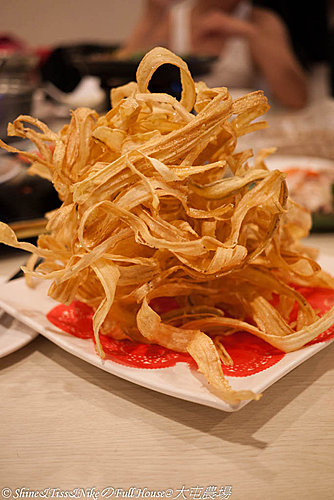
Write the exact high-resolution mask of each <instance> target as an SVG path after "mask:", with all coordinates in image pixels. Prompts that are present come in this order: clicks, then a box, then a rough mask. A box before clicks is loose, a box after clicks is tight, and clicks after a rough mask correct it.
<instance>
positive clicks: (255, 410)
mask: <svg viewBox="0 0 334 500" xmlns="http://www.w3.org/2000/svg"><path fill="white" fill-rule="evenodd" d="M38 350H39V351H40V352H42V353H43V354H44V355H45V356H47V357H49V358H52V360H53V361H54V362H56V363H58V364H59V365H61V366H62V367H63V368H65V369H66V370H68V371H70V372H72V373H73V374H75V375H76V376H78V377H80V378H83V379H85V380H86V381H87V382H89V383H90V384H94V385H95V386H97V387H99V388H101V389H103V390H104V391H107V392H110V393H111V394H113V395H115V396H117V397H120V398H123V399H125V400H126V401H128V402H131V403H133V404H135V405H136V406H139V407H142V408H144V409H146V410H148V411H151V412H153V413H156V414H158V415H161V416H163V417H164V418H167V419H169V420H173V421H175V422H178V423H180V424H181V425H184V426H187V427H189V428H193V429H195V430H197V431H200V432H202V433H204V434H209V435H212V436H214V437H216V438H218V439H221V440H222V441H230V442H232V443H239V444H242V445H246V446H250V447H252V448H255V449H259V450H261V449H264V448H266V447H267V446H268V445H269V443H267V442H265V441H261V440H259V439H257V438H256V437H254V434H256V433H257V432H258V431H259V430H260V429H261V428H262V427H263V426H264V425H265V424H266V423H267V422H268V421H270V420H271V419H272V418H273V417H274V416H275V415H276V414H278V413H279V412H281V411H282V410H283V409H284V408H285V407H286V406H288V405H289V404H290V403H291V402H292V401H293V400H295V399H296V398H297V397H298V396H299V395H300V394H301V393H302V392H303V391H305V390H306V389H307V388H309V387H311V386H312V384H313V383H314V382H315V381H317V380H318V379H319V378H321V377H322V376H323V375H324V374H325V373H326V372H327V371H329V370H330V369H331V363H332V364H333V359H334V356H333V353H334V343H333V344H332V345H330V346H328V347H327V348H326V349H323V350H322V351H320V352H319V353H317V355H316V356H314V357H312V358H311V359H309V360H307V361H306V362H305V363H303V364H302V365H300V366H298V367H297V368H295V369H294V370H293V371H292V372H291V373H289V374H287V375H285V376H284V377H283V378H282V379H281V380H279V381H278V382H276V383H275V384H273V385H272V386H271V387H269V388H268V389H267V390H266V391H265V392H264V394H263V397H262V398H261V400H260V401H258V402H251V403H249V404H248V405H247V406H245V407H244V408H242V409H241V410H240V411H239V412H234V413H227V412H223V411H221V410H217V409H215V408H211V407H207V406H202V405H199V404H196V403H193V402H189V401H185V400H181V399H178V398H174V397H172V396H168V395H165V394H162V393H159V392H155V391H152V390H150V389H147V388H145V387H142V386H138V385H136V384H133V383H131V382H128V381H126V380H124V379H121V378H118V377H117V376H115V375H112V374H110V373H107V372H104V371H103V370H100V369H99V368H97V367H95V366H93V365H90V364H89V363H86V362H85V361H83V360H81V359H79V358H77V357H75V356H72V355H71V354H69V353H67V352H65V351H64V350H62V349H61V348H59V347H57V346H56V345H55V344H52V343H51V342H48V341H47V340H46V339H42V338H41V340H40V341H39V344H38ZM300 380H302V383H300ZM79 396H80V397H84V394H82V393H80V394H79ZM321 397H322V393H321V392H320V391H317V392H316V393H315V394H313V395H312V398H310V405H311V406H313V405H315V404H317V401H318V400H319V399H320V398H321ZM106 404H107V403H106ZM108 409H111V407H109V406H108ZM112 411H113V412H114V411H115V412H119V411H120V410H119V409H118V408H117V407H114V406H113V407H112ZM295 411H298V412H299V414H300V415H302V414H303V413H304V412H305V407H304V406H303V405H301V406H300V407H299V408H298V409H297V410H295ZM296 418H298V415H296V413H295V414H294V416H293V419H292V418H291V424H292V423H293V421H295V420H296ZM287 425H289V423H287V422H286V421H285V422H284V426H283V424H282V425H281V427H280V428H278V429H277V433H278V435H279V434H281V433H282V432H285V431H286V426H287ZM217 453H218V454H219V453H220V452H219V450H217Z"/></svg>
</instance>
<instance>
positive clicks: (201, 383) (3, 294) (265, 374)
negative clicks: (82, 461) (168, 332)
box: [0, 255, 334, 412]
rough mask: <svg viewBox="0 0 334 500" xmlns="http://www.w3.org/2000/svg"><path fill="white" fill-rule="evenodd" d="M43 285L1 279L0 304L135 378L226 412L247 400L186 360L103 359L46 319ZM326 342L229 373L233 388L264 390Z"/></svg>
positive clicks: (329, 261) (331, 265)
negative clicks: (235, 399)
mask: <svg viewBox="0 0 334 500" xmlns="http://www.w3.org/2000/svg"><path fill="white" fill-rule="evenodd" d="M319 262H320V264H321V265H322V267H323V268H324V269H325V270H327V271H328V272H331V273H332V274H333V273H334V258H333V257H330V256H326V255H323V256H321V258H320V259H319ZM47 288H48V283H45V282H40V283H39V284H38V285H37V287H36V288H34V289H30V288H28V287H27V286H26V284H25V281H24V279H23V278H21V279H18V280H15V281H11V282H9V283H4V284H2V286H1V288H0V306H1V307H2V308H3V309H4V310H5V311H7V313H9V314H10V315H11V316H13V317H15V318H16V319H18V320H19V321H21V322H22V323H24V324H25V325H27V326H29V327H31V328H33V329H34V330H36V331H37V332H39V333H41V334H42V335H44V336H45V337H46V338H48V339H49V340H51V341H52V342H54V343H55V344H57V345H58V346H59V347H61V348H62V349H64V350H65V351H67V352H69V353H71V354H73V355H74V356H77V357H78V358H81V359H83V360H85V361H87V362H88V363H91V364H92V365H95V366H97V367H98V368H101V369H102V370H105V371H107V372H109V373H112V374H113V375H117V376H118V377H121V378H124V379H126V380H129V381H130V382H134V383H135V384H138V385H141V386H144V387H147V388H149V389H153V390H155V391H158V392H162V393H164V394H168V395H170V396H174V397H177V398H180V399H185V400H188V401H193V402H195V403H199V404H203V405H206V406H212V407H214V408H218V409H219V410H223V411H228V412H233V411H237V410H239V409H240V408H242V407H243V406H245V405H246V404H247V403H248V401H243V402H241V403H240V404H238V405H234V406H231V405H229V404H228V403H226V402H224V401H222V400H221V399H219V398H218V397H217V396H216V395H215V394H213V393H212V392H211V391H210V388H209V387H208V384H207V382H206V380H205V378H204V377H203V376H202V375H201V374H199V373H198V372H197V371H196V370H193V369H191V368H190V367H189V365H188V364H187V363H177V364H176V365H175V366H172V367H168V368H158V369H143V368H133V367H128V366H124V365H121V364H118V363H116V362H114V361H111V360H104V361H103V360H101V359H100V358H99V357H98V355H97V354H96V352H95V348H94V344H93V342H91V341H89V340H87V339H80V338H77V337H74V336H72V335H70V334H67V333H64V332H62V331H61V330H59V329H58V328H56V327H55V326H53V325H52V324H51V323H50V322H49V321H48V320H47V318H46V314H47V313H48V312H49V311H50V310H51V309H52V308H53V307H54V306H55V305H56V303H55V301H54V300H52V299H50V297H48V296H47ZM332 340H333V339H332ZM330 342H331V340H328V341H326V342H319V343H317V344H314V345H311V346H307V347H304V348H303V349H300V350H299V351H296V352H291V353H288V354H286V355H285V356H284V357H283V358H282V359H281V360H280V361H278V362H277V363H276V364H275V365H273V366H271V367H269V368H267V369H265V370H263V371H261V372H258V373H256V374H254V375H250V376H246V377H231V376H229V377H227V379H228V380H229V382H230V384H231V386H232V388H233V389H235V390H241V389H243V390H245V389H250V390H252V391H254V392H255V393H260V392H263V391H264V390H265V389H266V388H267V387H269V386H270V385H272V384H273V383H275V382H276V381H277V380H279V379H280V378H282V377H283V376H284V375H286V374H287V373H288V372H290V371H291V370H293V369H294V368H295V367H297V366H298V365H300V364H301V363H302V362H303V361H305V360H307V359H308V358H310V357H311V356H313V355H314V354H316V353H317V352H318V351H320V350H321V349H323V348H324V347H326V346H327V345H329V343H330Z"/></svg>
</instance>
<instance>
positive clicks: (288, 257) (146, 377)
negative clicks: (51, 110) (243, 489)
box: [0, 47, 334, 411]
mask: <svg viewBox="0 0 334 500" xmlns="http://www.w3.org/2000/svg"><path fill="white" fill-rule="evenodd" d="M163 64H174V65H176V66H177V67H178V68H179V69H180V75H181V83H182V87H183V90H182V96H181V100H180V102H179V101H177V100H176V99H174V98H173V97H171V96H169V95H167V94H157V93H156V94H152V93H150V92H149V91H148V85H149V81H150V78H151V76H152V75H153V73H154V72H155V70H156V69H157V68H158V67H160V66H161V65H163ZM111 101H112V109H111V110H110V111H108V112H107V113H106V114H104V115H98V114H97V113H96V112H95V111H94V110H92V109H88V108H79V109H77V110H75V111H73V112H72V119H71V122H70V123H69V125H66V126H65V127H64V128H63V129H62V130H61V131H60V133H58V134H56V133H54V132H52V131H51V130H50V129H49V128H48V127H47V126H46V125H45V124H43V123H41V122H39V121H38V120H36V119H34V118H31V117H29V116H19V117H18V118H17V119H16V120H15V121H14V122H13V123H12V124H9V126H8V133H9V135H13V136H19V137H22V138H27V139H30V140H32V141H33V142H34V143H35V145H36V146H37V148H38V150H39V154H35V153H25V152H21V151H20V153H21V154H22V155H24V156H25V157H26V158H28V159H29V160H30V161H31V166H30V172H31V173H32V174H38V175H40V176H42V177H45V178H47V179H50V180H51V181H52V182H53V185H54V187H55V189H56V191H57V192H58V194H59V197H60V199H61V201H62V205H61V207H60V208H59V209H57V210H54V211H52V212H50V213H48V214H47V219H48V224H47V233H46V234H43V235H41V236H40V237H39V239H38V242H37V246H34V245H32V244H31V243H24V242H19V241H18V240H17V238H16V235H15V233H14V232H13V231H12V230H11V229H10V228H9V227H8V226H7V225H6V224H3V223H1V225H0V241H1V242H2V243H5V244H7V245H10V246H13V247H16V248H21V249H24V250H27V251H29V252H31V253H32V257H31V259H30V260H29V261H28V263H27V265H26V266H25V267H24V272H25V276H26V281H24V280H17V281H14V282H11V283H9V284H6V285H5V286H4V287H3V288H2V290H1V293H0V299H1V300H0V304H1V306H2V307H3V308H4V309H6V310H7V311H8V312H9V313H10V314H13V315H16V317H18V319H20V320H21V321H24V322H25V323H26V324H28V325H29V326H31V327H33V328H35V329H37V330H38V331H39V332H41V333H42V334H44V335H45V336H46V337H48V338H49V339H50V340H52V341H53V342H55V343H56V344H58V345H59V346H61V347H63V348H64V349H66V350H67V351H69V352H71V353H73V354H75V355H77V356H79V357H81V358H82V359H85V360H86V361H88V362H90V363H92V364H94V365H96V366H99V367H100V368H103V369H105V370H107V371H109V372H111V373H114V374H116V375H118V376H120V377H123V378H125V379H127V380H130V381H132V382H135V383H138V384H140V385H143V386H145V387H150V388H152V389H155V390H157V391H160V392H163V393H166V394H170V395H173V396H177V397H180V398H183V399H187V400H191V401H195V402H198V403H202V404H206V405H209V406H213V407H216V408H219V409H222V410H226V411H234V410H236V409H239V408H241V407H242V406H244V405H245V404H246V402H248V401H250V400H253V399H255V400H257V399H259V398H260V396H261V394H260V392H261V391H263V390H264V389H265V388H266V387H268V386H269V385H271V384H272V383H274V382H275V381H276V380H278V379H279V378H280V377H282V376H283V375H285V374H286V373H287V372H288V371H290V370H291V369H292V368H294V367H295V366H297V365H298V364H300V363H301V362H302V361H304V360H305V359H307V358H308V357H310V356H311V355H313V354H314V353H315V352H317V351H318V350H320V349H322V348H323V347H325V346H326V345H328V344H329V342H330V339H331V336H332V335H333V331H332V329H331V327H332V325H333V322H334V309H333V303H334V292H333V290H334V280H333V278H332V277H331V276H330V274H328V273H327V272H326V271H325V270H323V269H322V268H321V266H320V264H319V263H318V262H317V261H316V260H315V257H316V253H315V252H314V251H313V250H311V249H309V248H307V247H304V246H303V245H302V243H301V240H302V238H304V237H305V236H307V235H308V233H309V230H310V226H311V218H310V214H309V212H308V211H307V210H306V209H305V208H302V207H301V206H299V205H298V204H297V203H295V202H294V201H292V200H291V199H290V198H289V197H288V191H287V185H286V180H285V175H284V174H283V173H282V172H280V171H279V170H269V169H268V168H267V167H266V157H268V156H269V155H270V154H271V153H273V152H274V151H275V149H274V148H272V149H265V150H261V151H260V152H259V153H258V154H257V156H256V157H255V159H254V161H252V164H251V163H250V162H249V160H250V159H251V158H252V156H253V152H252V150H247V151H237V149H236V148H237V141H238V138H239V137H240V136H242V135H244V134H246V133H250V132H254V131H256V130H258V129H260V128H263V127H264V126H266V123H265V122H264V121H260V120H258V118H259V117H261V116H262V115H263V114H264V113H265V112H266V111H267V110H268V108H269V106H268V103H267V99H266V97H265V96H264V94H263V92H262V91H257V92H252V93H250V94H247V95H245V96H243V97H241V98H239V99H236V100H232V98H231V96H230V94H229V92H228V89H227V88H225V87H221V88H214V89H210V88H208V87H207V86H206V85H205V84H204V83H202V82H200V83H196V84H195V83H194V82H193V79H192V77H191V75H190V73H189V70H188V68H187V65H186V64H185V63H184V61H182V59H180V58H179V57H178V56H176V55H174V54H173V53H171V52H170V51H168V50H167V49H164V48H160V47H158V48H155V49H153V50H152V51H150V52H149V53H148V54H146V55H145V56H144V58H143V59H142V61H141V62H140V64H139V66H138V70H137V81H136V82H131V83H129V84H127V85H125V86H122V87H119V88H116V89H113V90H112V92H111ZM31 125H33V126H34V127H33V128H32V127H31ZM1 145H2V147H4V148H5V149H6V150H7V151H11V152H13V153H18V152H19V151H18V150H17V149H15V148H13V147H11V146H8V145H6V144H4V143H3V142H1ZM38 258H42V259H43V261H42V263H40V264H38V265H37V266H36V262H37V259H38ZM323 264H324V266H325V267H326V269H327V270H330V269H332V270H333V269H334V266H333V262H332V260H331V259H330V258H326V257H324V261H323ZM34 278H39V280H37V282H38V283H37V286H35V288H31V287H32V286H33V285H34V283H35V281H36V280H35V279H34ZM41 280H42V281H41ZM45 281H46V282H50V281H51V285H50V284H49V283H45ZM27 285H28V286H27ZM29 287H30V288H29ZM57 303H59V305H58V306H57V305H56V304H57ZM55 326H56V327H57V328H55ZM60 330H62V331H63V332H67V333H61V331H60ZM255 358H256V359H255ZM254 359H255V361H254Z"/></svg>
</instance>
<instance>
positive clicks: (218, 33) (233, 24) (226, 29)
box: [196, 10, 254, 54]
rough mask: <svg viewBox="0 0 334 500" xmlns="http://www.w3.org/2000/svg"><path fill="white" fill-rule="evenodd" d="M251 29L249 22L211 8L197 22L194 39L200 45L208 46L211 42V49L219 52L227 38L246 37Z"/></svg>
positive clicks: (250, 32)
mask: <svg viewBox="0 0 334 500" xmlns="http://www.w3.org/2000/svg"><path fill="white" fill-rule="evenodd" d="M253 30H254V28H253V26H252V24H251V23H250V22H247V21H243V20H240V19H237V18H235V17H233V16H231V15H229V14H226V13H225V12H223V11H221V10H211V11H209V12H208V13H207V14H206V15H205V16H203V17H202V18H201V20H200V22H199V23H198V26H197V27H196V40H197V43H198V44H199V45H202V46H208V47H209V46H210V44H211V45H212V49H214V50H215V51H216V52H217V54H220V52H221V50H222V47H223V45H224V42H225V40H226V39H227V38H229V37H231V36H237V37H247V36H250V35H251V34H252V32H253ZM210 52H212V50H211V51H210Z"/></svg>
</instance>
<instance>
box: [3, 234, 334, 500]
mask: <svg viewBox="0 0 334 500" xmlns="http://www.w3.org/2000/svg"><path fill="white" fill-rule="evenodd" d="M307 243H310V244H312V245H315V244H316V245H319V246H320V247H321V248H322V249H323V250H324V251H326V252H327V253H331V254H332V255H334V245H333V243H334V236H333V235H320V236H319V235H318V236H311V237H310V238H309V240H308V241H307ZM24 259H25V257H24V256H23V255H19V256H18V255H15V256H13V255H12V256H8V255H7V256H5V257H3V258H2V260H1V261H0V274H3V273H4V272H6V273H7V274H11V273H13V272H14V271H15V270H16V269H17V266H18V265H19V264H21V263H22V262H23V261H24ZM333 367H334V343H333V344H331V345H330V346H329V347H327V348H326V349H324V350H323V351H321V352H320V353H318V354H317V355H316V356H314V357H313V358H311V359H310V360H308V361H307V362H305V363H304V364H303V365H301V366H299V367H298V368H296V369H295V370H294V371H292V372H291V373H289V374H288V375H287V376H285V377H284V378H283V379H281V380H280V381H278V382H277V383H276V384H274V385H273V386H272V387H270V388H269V389H267V390H266V391H265V393H264V395H263V397H262V399H261V400H260V401H259V402H252V403H250V404H249V405H247V406H246V407H245V408H243V409H241V410H240V411H239V412H237V413H223V412H220V411H218V410H215V409H212V408H208V407H204V406H200V405H196V404H193V403H189V402H185V401H181V400H178V399H174V398H172V397H168V396H165V395H162V394H158V393H155V392H153V391H150V390H147V389H144V388H142V387H138V386H136V385H134V384H131V383H129V382H127V381H125V380H121V379H118V378H116V377H114V376H113V375H110V374H108V373H105V372H103V371H101V370H99V369H98V368H95V367H93V366H90V365H89V364H87V363H85V362H84V361H81V360H79V359H77V358H75V357H73V356H71V355H70V354H68V353H66V352H64V351H62V350H61V349H60V348H58V347H57V346H55V345H53V344H52V343H51V342H49V341H48V340H46V339H44V338H43V337H41V336H39V337H37V338H36V339H35V340H34V341H33V342H32V343H31V344H29V345H28V346H26V347H24V348H22V349H21V350H20V351H17V352H16V353H14V354H11V355H9V356H7V357H6V358H3V359H2V360H0V377H1V379H0V388H1V419H0V436H1V437H0V450H1V451H0V471H1V473H0V477H1V481H0V497H1V489H3V488H10V489H11V490H12V493H13V495H15V490H18V489H20V490H18V491H16V498H23V497H24V494H26V497H27V493H24V491H25V490H22V489H21V488H26V489H30V490H41V489H44V488H50V491H49V492H47V493H46V495H47V497H48V498H51V494H52V492H51V489H56V488H58V489H59V493H58V498H59V495H61V492H62V491H64V490H68V489H72V488H83V489H86V490H85V491H81V492H79V491H77V496H76V498H79V496H78V495H79V494H81V498H85V497H88V495H89V491H88V490H87V488H93V487H94V488H95V492H94V491H93V493H94V494H96V491H99V492H100V494H99V496H98V498H122V496H121V492H119V495H118V497H117V496H116V488H123V489H124V490H128V489H129V488H130V487H135V488H137V490H135V491H133V496H132V498H136V497H137V498H154V496H152V495H150V496H148V495H147V494H146V495H145V493H146V490H144V491H142V492H139V491H138V489H139V488H144V487H147V489H148V490H151V491H154V492H157V491H158V490H164V491H165V493H166V490H167V489H168V488H169V489H170V490H169V491H168V492H167V493H166V495H167V497H168V495H170V496H169V498H172V499H173V498H179V499H182V498H187V499H188V498H189V499H191V498H193V499H196V498H224V496H223V494H224V493H225V494H226V495H227V494H228V489H223V490H221V491H220V488H221V487H222V486H229V485H230V486H232V495H231V496H230V498H232V499H252V500H253V499H254V500H256V499H258V500H263V499H284V500H289V499H301V498H305V499H311V498H312V499H313V498H316V499H317V500H319V499H326V500H327V499H329V498H332V495H333V486H334V476H333V458H334V370H333ZM183 486H184V489H183V490H182V487H183ZM107 487H113V488H114V489H115V491H114V494H113V495H112V496H111V492H112V490H105V491H104V492H103V494H102V490H103V489H104V488H107ZM196 488H197V489H196ZM201 488H202V490H201ZM207 488H208V489H207ZM171 490H173V491H171ZM219 491H220V496H218V493H219ZM84 494H85V496H84ZM90 494H91V495H92V491H91V492H90ZM129 494H130V495H131V490H129ZM155 494H156V495H157V493H155ZM209 494H210V495H211V496H208V495H209ZM2 495H3V498H6V495H7V498H8V497H9V498H11V496H10V495H9V493H8V491H7V490H3V493H2ZM38 495H39V494H37V497H38ZM53 495H54V496H53V497H54V498H56V496H57V493H56V491H55V492H54V493H53ZM62 495H63V496H64V495H65V493H64V492H63V493H62ZM103 495H105V496H103ZM137 495H139V496H137ZM65 496H66V495H65ZM91 498H94V497H93V496H91ZM123 498H125V497H124V496H123ZM160 498H161V497H160ZM226 498H227V496H226Z"/></svg>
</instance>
